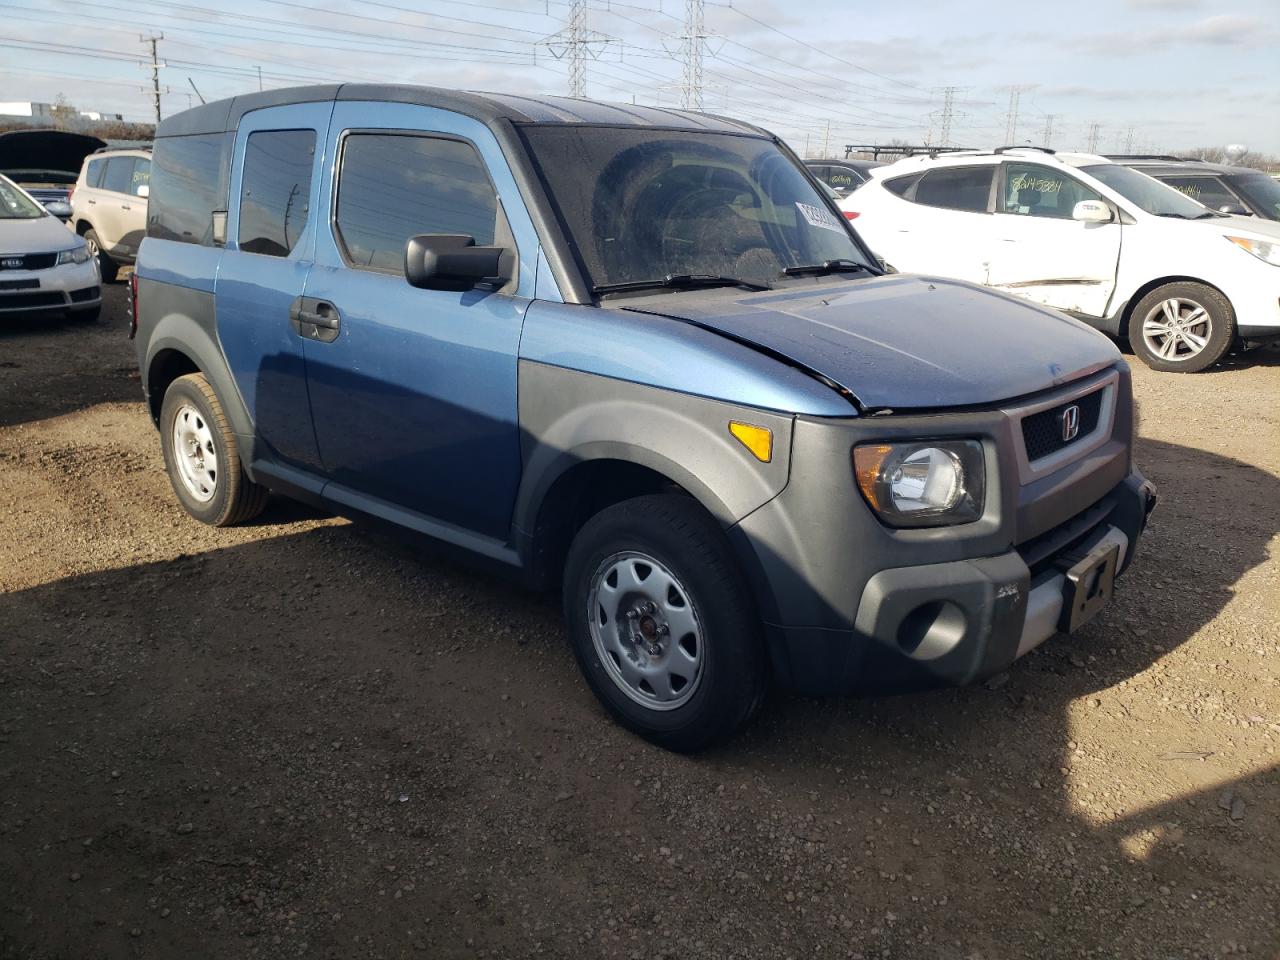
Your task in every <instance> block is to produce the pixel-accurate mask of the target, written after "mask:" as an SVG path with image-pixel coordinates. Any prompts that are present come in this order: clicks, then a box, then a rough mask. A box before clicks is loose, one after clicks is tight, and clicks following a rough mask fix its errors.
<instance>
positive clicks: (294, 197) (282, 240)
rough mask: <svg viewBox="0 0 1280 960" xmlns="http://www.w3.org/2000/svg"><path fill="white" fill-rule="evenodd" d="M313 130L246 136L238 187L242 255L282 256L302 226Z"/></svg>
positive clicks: (307, 197) (313, 150) (308, 192)
mask: <svg viewBox="0 0 1280 960" xmlns="http://www.w3.org/2000/svg"><path fill="white" fill-rule="evenodd" d="M315 154H316V134H315V131H314V130H263V131H259V132H257V133H251V134H249V139H248V142H247V143H246V144H245V150H244V175H243V177H242V180H241V186H240V231H239V246H240V249H241V250H243V251H245V252H246V253H260V254H265V255H266V256H269V257H287V256H288V255H289V254H290V252H291V251H292V250H293V248H294V246H295V245H296V244H297V242H298V238H299V237H301V236H302V231H303V229H305V227H306V225H307V214H308V204H309V201H310V197H311V169H312V166H313V165H314V162H315Z"/></svg>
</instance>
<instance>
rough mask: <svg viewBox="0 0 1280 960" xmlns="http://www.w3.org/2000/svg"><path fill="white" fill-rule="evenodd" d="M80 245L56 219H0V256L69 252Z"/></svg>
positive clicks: (50, 217)
mask: <svg viewBox="0 0 1280 960" xmlns="http://www.w3.org/2000/svg"><path fill="white" fill-rule="evenodd" d="M80 243H81V240H80V238H79V237H77V236H76V235H75V234H74V233H72V232H71V231H70V230H68V229H67V226H66V224H64V223H63V222H62V221H61V220H59V219H58V218H57V217H52V216H48V217H36V218H35V219H33V220H3V219H0V254H6V253H9V254H13V253H23V254H25V253H54V252H56V251H58V250H70V249H71V248H72V247H75V246H78V245H79V244H80Z"/></svg>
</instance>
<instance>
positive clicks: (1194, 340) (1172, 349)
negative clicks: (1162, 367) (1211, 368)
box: [1142, 297, 1213, 363]
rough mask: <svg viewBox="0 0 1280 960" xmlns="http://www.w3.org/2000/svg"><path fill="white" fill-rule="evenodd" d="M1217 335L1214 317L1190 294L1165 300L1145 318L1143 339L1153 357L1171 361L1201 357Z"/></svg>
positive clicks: (1179, 361) (1143, 319)
mask: <svg viewBox="0 0 1280 960" xmlns="http://www.w3.org/2000/svg"><path fill="white" fill-rule="evenodd" d="M1212 336H1213V318H1212V317H1211V316H1209V311H1208V310H1206V309H1205V308H1204V306H1203V305H1202V304H1199V303H1197V302H1196V301H1195V300H1188V299H1187V298H1186V297H1169V298H1168V299H1167V300H1161V301H1160V302H1159V303H1157V304H1156V305H1155V306H1154V307H1152V308H1151V309H1150V310H1149V311H1147V315H1146V316H1145V317H1143V318H1142V341H1143V343H1144V344H1146V347H1147V349H1148V350H1149V351H1151V353H1152V355H1153V356H1156V357H1158V358H1159V359H1161V360H1167V361H1169V362H1170V363H1182V362H1185V361H1187V360H1191V359H1192V358H1194V357H1198V356H1199V355H1200V354H1201V353H1203V352H1204V349H1205V347H1207V346H1208V345H1209V339H1210V337H1212Z"/></svg>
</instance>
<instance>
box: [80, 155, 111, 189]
mask: <svg viewBox="0 0 1280 960" xmlns="http://www.w3.org/2000/svg"><path fill="white" fill-rule="evenodd" d="M106 168H107V161H105V160H90V161H89V168H88V169H87V170H85V172H84V185H85V186H86V187H97V186H99V185H100V184H101V183H102V171H103V170H105V169H106Z"/></svg>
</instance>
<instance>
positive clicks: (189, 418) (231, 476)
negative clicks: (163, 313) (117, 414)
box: [160, 373, 267, 527]
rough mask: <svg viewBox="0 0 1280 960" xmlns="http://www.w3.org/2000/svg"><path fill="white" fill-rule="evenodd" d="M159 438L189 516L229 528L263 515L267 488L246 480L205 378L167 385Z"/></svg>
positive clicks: (193, 376) (171, 478)
mask: <svg viewBox="0 0 1280 960" xmlns="http://www.w3.org/2000/svg"><path fill="white" fill-rule="evenodd" d="M160 439H161V446H162V448H163V450H164V465H165V469H166V470H167V471H168V472H169V481H170V483H172V484H173V490H174V492H175V493H176V494H177V495H178V501H179V502H180V503H181V504H182V506H183V509H185V510H186V511H187V513H189V514H191V516H193V517H195V518H196V519H197V520H199V521H201V522H202V523H207V524H210V525H211V526H215V527H228V526H231V525H233V524H237V523H243V522H245V521H246V520H252V519H253V518H254V517H256V516H257V515H258V514H260V513H261V512H262V508H263V507H265V506H266V504H267V489H266V488H265V487H261V486H259V485H258V484H256V483H254V482H253V481H252V480H250V479H249V478H248V477H247V476H245V473H244V470H243V469H242V468H241V466H240V453H239V450H238V449H237V448H236V438H235V434H233V433H232V432H231V425H230V424H229V423H227V418H226V417H225V416H224V415H223V412H222V404H221V403H219V402H218V395H217V394H216V393H214V392H213V387H211V386H209V381H208V380H206V379H205V378H204V374H201V373H191V374H188V375H187V376H185V377H179V378H178V379H177V380H175V381H173V383H171V384H170V385H169V389H168V390H166V391H165V394H164V403H163V405H162V406H161V408H160Z"/></svg>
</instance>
